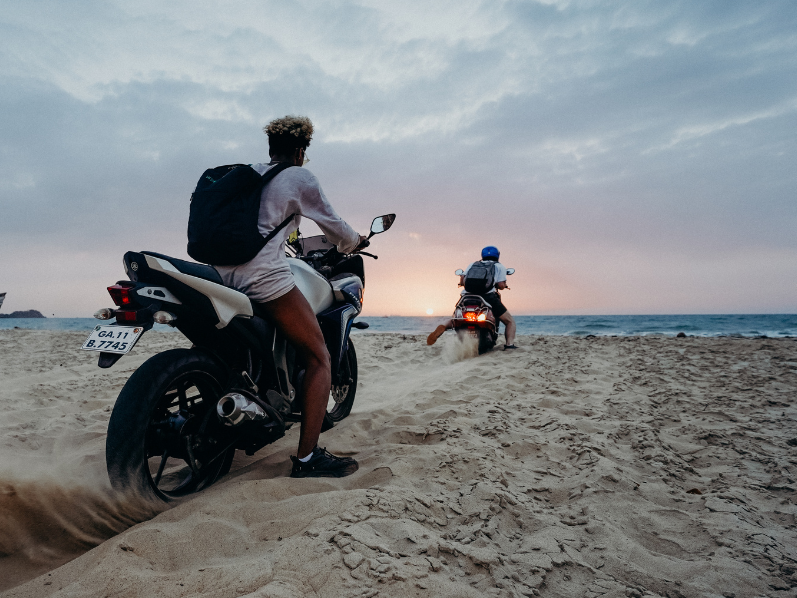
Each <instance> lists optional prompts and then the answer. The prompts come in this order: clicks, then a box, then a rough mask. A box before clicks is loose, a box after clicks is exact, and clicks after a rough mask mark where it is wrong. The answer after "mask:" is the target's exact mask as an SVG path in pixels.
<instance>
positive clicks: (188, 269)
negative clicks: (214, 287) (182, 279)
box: [141, 251, 224, 285]
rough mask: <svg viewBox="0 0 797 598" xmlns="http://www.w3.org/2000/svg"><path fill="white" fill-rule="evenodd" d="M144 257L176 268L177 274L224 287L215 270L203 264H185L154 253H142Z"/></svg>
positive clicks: (183, 261)
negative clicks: (158, 260)
mask: <svg viewBox="0 0 797 598" xmlns="http://www.w3.org/2000/svg"><path fill="white" fill-rule="evenodd" d="M141 253H143V254H144V255H151V256H152V257H156V258H159V259H162V260H165V261H167V262H169V263H170V264H171V265H172V266H174V267H175V268H177V271H178V272H182V273H183V274H188V275H189V276H196V277H197V278H201V279H203V280H209V281H210V282H215V283H216V284H220V285H224V281H223V280H222V279H221V275H220V274H219V273H218V272H217V271H216V268H214V267H213V266H207V265H205V264H197V263H196V262H187V261H185V260H179V259H177V258H176V257H170V256H168V255H163V254H162V253H155V252H154V251H142V252H141Z"/></svg>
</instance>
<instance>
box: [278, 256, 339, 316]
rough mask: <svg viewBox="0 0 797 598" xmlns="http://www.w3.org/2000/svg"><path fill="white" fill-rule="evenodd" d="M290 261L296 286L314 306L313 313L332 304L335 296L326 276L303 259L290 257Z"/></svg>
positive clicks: (317, 312)
mask: <svg viewBox="0 0 797 598" xmlns="http://www.w3.org/2000/svg"><path fill="white" fill-rule="evenodd" d="M288 263H289V264H290V265H291V272H292V273H293V278H294V279H295V280H296V286H297V287H299V290H300V291H301V292H302V295H304V296H305V298H306V299H307V302H308V303H309V304H310V307H312V308H313V313H315V314H319V313H321V312H322V311H324V310H325V309H327V308H328V307H329V306H330V305H332V303H333V301H334V300H335V296H334V294H333V293H332V286H331V285H330V284H329V281H328V280H327V279H326V278H324V277H323V276H321V275H320V274H319V273H318V272H316V271H315V270H313V269H312V268H311V267H310V266H308V265H307V264H305V263H304V262H303V261H302V260H297V259H295V258H288Z"/></svg>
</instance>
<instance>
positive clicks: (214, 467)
mask: <svg viewBox="0 0 797 598" xmlns="http://www.w3.org/2000/svg"><path fill="white" fill-rule="evenodd" d="M225 380H226V374H225V372H224V370H223V369H222V368H221V367H220V366H219V365H218V364H217V362H216V361H214V360H213V359H212V358H211V357H210V356H209V355H207V354H205V353H203V352H201V351H197V350H192V349H172V350H170V351H165V352H163V353H160V354H158V355H155V356H154V357H152V358H150V359H148V360H147V361H145V362H144V364H142V365H141V367H139V368H138V369H137V370H136V371H135V372H134V373H133V375H132V376H130V378H129V379H128V381H127V383H126V384H125V385H124V387H123V388H122V392H120V393H119V397H118V398H117V399H116V404H115V405H114V408H113V412H112V413H111V419H110V421H109V423H108V436H107V438H106V443H105V461H106V466H107V468H108V477H109V478H110V481H111V484H112V486H113V487H114V489H116V490H118V491H120V492H124V493H130V492H133V493H136V494H138V495H141V496H144V497H147V498H156V499H159V500H162V501H166V502H168V501H172V500H176V499H179V498H181V497H183V496H187V495H189V494H192V493H194V492H198V491H200V490H202V489H203V488H206V487H208V486H210V485H211V484H212V483H213V482H215V481H216V480H217V479H218V478H220V477H222V476H224V475H225V474H226V473H227V472H229V470H230V466H231V465H232V459H233V456H234V455H235V448H234V447H233V446H232V445H231V443H230V438H229V436H226V435H225V430H224V429H223V427H222V425H221V424H220V423H219V422H218V419H217V417H216V413H215V410H216V404H217V403H218V400H219V398H221V396H222V393H223V389H224V388H225Z"/></svg>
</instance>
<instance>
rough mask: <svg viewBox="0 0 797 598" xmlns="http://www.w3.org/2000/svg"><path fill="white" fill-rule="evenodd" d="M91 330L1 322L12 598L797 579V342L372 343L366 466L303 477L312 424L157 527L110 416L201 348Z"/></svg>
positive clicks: (6, 563) (750, 590)
mask: <svg viewBox="0 0 797 598" xmlns="http://www.w3.org/2000/svg"><path fill="white" fill-rule="evenodd" d="M83 336H84V335H83V334H82V333H53V332H31V331H20V330H12V331H3V332H0V347H2V350H0V409H2V413H3V417H2V418H0V507H2V509H1V510H0V553H2V554H4V555H6V556H5V557H3V558H0V589H6V592H5V593H4V594H3V596H8V597H11V596H14V597H23V596H26V597H27V596H29V597H36V598H38V597H41V596H59V597H67V596H70V597H71V596H97V597H106V596H125V597H135V596H142V597H144V596H170V597H172V596H174V597H178V596H186V597H188V596H191V597H198V596H203V597H214V598H216V597H217V598H223V597H231V598H232V597H241V596H247V597H249V598H267V597H272V598H278V597H279V598H287V597H292V596H330V597H338V596H359V597H371V596H377V595H378V596H402V597H403V596H452V597H453V596H457V597H460V596H474V597H476V596H537V595H540V596H571V597H581V596H588V597H592V596H607V597H610V596H669V597H676V596H677V597H680V596H687V597H692V596H695V597H697V596H701V597H702V596H709V597H711V596H726V597H728V596H735V597H736V598H743V597H748V596H749V597H753V596H795V593H796V592H797V572H796V567H797V527H795V514H797V508H795V504H794V503H795V500H796V499H795V479H796V478H797V424H795V416H797V409H796V408H795V390H797V340H795V339H783V340H771V339H705V338H685V339H674V338H642V339H640V338H593V339H581V338H563V337H545V338H536V337H535V338H532V337H521V338H520V339H519V343H518V344H520V345H522V348H521V349H518V350H517V351H515V352H511V353H509V352H507V353H505V352H498V351H496V352H493V353H491V354H488V355H484V356H481V357H473V356H472V354H471V353H470V351H471V348H469V347H463V346H461V345H458V344H457V342H456V341H455V339H454V338H452V337H451V336H449V335H448V334H447V335H445V336H444V337H443V339H441V341H440V342H439V343H438V345H436V346H434V347H426V346H425V344H424V342H423V337H419V336H418V337H411V336H402V335H395V334H380V335H358V336H357V337H356V338H355V343H356V346H357V351H358V355H359V358H360V365H361V383H360V386H359V390H358V399H357V402H356V403H355V410H354V412H353V413H352V415H351V416H350V417H349V418H348V419H347V420H345V421H344V422H342V423H341V424H339V425H338V426H337V427H336V428H335V429H333V430H331V431H329V432H327V433H326V434H324V435H323V436H322V442H321V444H322V446H324V445H325V446H327V447H328V448H329V449H330V450H332V451H333V452H338V453H341V454H351V455H355V456H356V458H357V459H358V460H359V461H360V470H359V471H358V472H357V473H356V474H355V475H353V476H350V477H348V478H343V479H340V480H335V479H319V480H312V479H310V480H307V479H306V480H293V479H290V478H288V477H287V475H288V473H289V471H290V467H289V461H288V456H289V455H290V454H291V453H292V452H293V451H294V450H295V446H296V442H297V434H298V430H297V429H295V428H294V429H293V430H291V431H290V432H289V433H288V435H287V436H286V437H285V438H283V439H282V440H280V441H279V442H278V443H276V444H274V445H271V446H269V447H266V448H265V449H263V450H262V451H261V452H260V453H258V454H257V455H256V456H255V457H254V458H250V459H249V460H248V461H247V460H245V459H241V460H239V461H238V462H237V464H236V466H237V469H235V470H234V471H233V472H232V473H231V474H230V475H228V476H227V477H226V478H225V479H224V480H222V481H221V482H220V483H218V484H217V485H215V486H213V487H211V488H210V489H209V490H208V491H206V492H204V493H202V494H201V495H199V496H197V497H195V498H193V499H191V500H187V501H185V502H183V503H181V504H179V505H177V506H175V507H174V508H171V509H169V510H167V511H164V512H162V513H160V514H157V515H156V516H154V517H152V513H147V512H146V510H144V509H143V508H142V507H141V506H140V505H136V504H134V503H131V502H127V501H124V500H118V499H115V498H113V497H112V496H111V495H110V493H109V492H108V491H107V482H106V481H105V478H104V455H103V450H104V432H105V425H106V422H107V419H108V416H109V411H110V409H111V406H112V404H113V401H114V398H115V396H116V394H117V393H118V391H119V389H120V387H121V385H122V384H123V383H124V380H125V379H126V378H127V376H129V375H130V372H131V371H132V370H133V369H134V368H135V367H136V366H137V365H138V364H140V363H141V362H142V361H143V360H144V359H145V358H146V357H147V356H148V355H151V354H152V353H153V352H157V351H161V350H163V349H165V348H167V347H169V346H180V345H184V344H185V341H184V340H182V339H181V337H180V336H179V335H167V334H152V333H150V334H149V335H146V336H145V337H144V339H143V340H142V343H141V344H140V345H139V347H137V348H136V350H135V352H134V354H132V355H129V356H127V357H125V358H124V359H122V361H121V362H119V364H117V366H115V367H114V368H113V369H111V370H100V369H98V368H96V366H95V359H94V357H93V356H92V355H88V354H84V353H81V352H80V351H77V350H76V347H78V346H79V345H80V342H81V341H82V339H83ZM148 517H152V518H151V519H147V520H144V521H143V522H142V523H139V524H137V525H134V526H133V527H130V528H129V529H127V530H126V531H123V532H122V533H119V534H118V535H114V534H117V533H118V532H120V531H121V530H123V529H125V528H126V527H128V526H129V525H130V524H131V523H132V522H133V521H134V520H137V519H138V520H143V519H146V518H148ZM95 545H96V547H94V548H92V549H91V550H89V548H91V547H92V546H95ZM86 550H88V552H84V551H86ZM81 553H82V554H81ZM77 555H81V556H77ZM76 556H77V558H75V557H76ZM70 559H73V560H70ZM66 561H70V562H66ZM64 562H66V564H63V565H62V566H60V567H58V565H61V564H62V563H64ZM56 567H57V568H56ZM47 571H49V573H48V572H47ZM39 574H41V575H40V576H39V577H36V578H35V579H33V578H34V577H35V576H36V575H39ZM27 580H30V581H27ZM25 581H27V583H24V584H23V585H17V584H20V583H22V582H25ZM13 586H16V587H13ZM8 588H13V589H8Z"/></svg>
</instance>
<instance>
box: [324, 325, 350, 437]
mask: <svg viewBox="0 0 797 598" xmlns="http://www.w3.org/2000/svg"><path fill="white" fill-rule="evenodd" d="M348 345H349V346H348V348H347V349H346V353H344V355H343V360H342V362H341V364H340V367H341V374H342V375H341V381H340V383H339V384H336V385H334V386H333V387H332V392H331V397H330V406H329V408H328V409H327V412H328V413H329V417H330V418H331V419H332V421H333V422H335V423H337V422H339V421H340V420H342V419H344V418H346V417H348V416H349V414H350V413H351V408H352V407H353V406H354V395H355V394H357V353H356V352H355V351H354V343H352V342H351V339H349V343H348Z"/></svg>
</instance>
